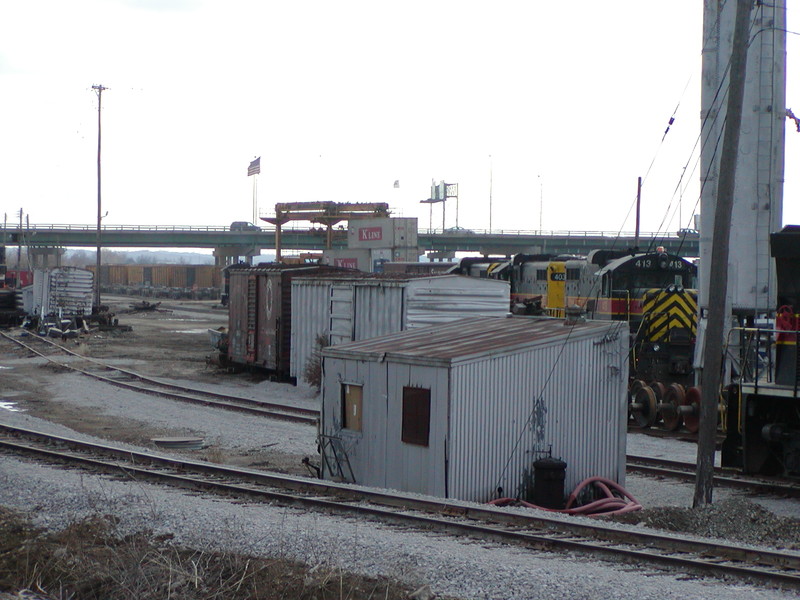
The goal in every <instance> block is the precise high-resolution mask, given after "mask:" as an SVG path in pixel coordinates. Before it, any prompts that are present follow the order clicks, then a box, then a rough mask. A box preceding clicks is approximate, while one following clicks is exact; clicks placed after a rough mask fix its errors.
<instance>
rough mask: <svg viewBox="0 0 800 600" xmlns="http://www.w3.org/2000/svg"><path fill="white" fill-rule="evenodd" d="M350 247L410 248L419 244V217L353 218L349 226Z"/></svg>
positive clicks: (348, 240) (348, 238)
mask: <svg viewBox="0 0 800 600" xmlns="http://www.w3.org/2000/svg"><path fill="white" fill-rule="evenodd" d="M347 246H348V247H349V248H408V247H416V246H417V219H416V217H406V218H378V219H352V220H350V221H349V222H348V226H347Z"/></svg>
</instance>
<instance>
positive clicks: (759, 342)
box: [722, 225, 800, 477]
mask: <svg viewBox="0 0 800 600" xmlns="http://www.w3.org/2000/svg"><path fill="white" fill-rule="evenodd" d="M770 247H771V252H772V256H773V258H774V259H775V271H776V278H777V301H778V302H777V312H776V314H775V320H774V327H772V326H771V327H750V328H743V329H739V330H738V331H737V332H738V333H739V335H740V336H741V339H742V343H741V346H740V347H741V349H742V350H741V354H742V356H741V357H740V365H741V368H740V373H739V374H738V378H737V380H735V381H734V382H733V383H732V384H731V385H729V386H728V387H727V388H726V390H725V394H724V396H725V399H726V400H727V411H726V412H727V414H726V417H727V419H726V420H727V427H726V436H725V439H724V441H723V444H722V464H723V466H729V467H738V468H741V469H742V470H743V471H744V472H745V473H757V474H763V475H782V476H790V477H798V476H800V396H798V392H799V391H800V360H799V359H798V354H797V337H798V333H800V314H798V313H800V226H798V225H788V226H786V227H784V228H783V229H782V230H781V231H779V232H776V233H773V234H772V235H771V236H770ZM770 325H771V324H770Z"/></svg>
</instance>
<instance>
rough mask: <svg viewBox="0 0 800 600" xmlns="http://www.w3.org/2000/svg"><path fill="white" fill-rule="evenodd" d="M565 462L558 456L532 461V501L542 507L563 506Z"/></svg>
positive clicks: (556, 507) (558, 507) (559, 507)
mask: <svg viewBox="0 0 800 600" xmlns="http://www.w3.org/2000/svg"><path fill="white" fill-rule="evenodd" d="M566 471H567V463H565V462H564V461H563V460H559V459H558V458H540V459H539V460H537V461H536V462H535V463H533V503H534V504H535V505H537V506H542V507H544V508H555V509H561V508H564V477H565V476H566Z"/></svg>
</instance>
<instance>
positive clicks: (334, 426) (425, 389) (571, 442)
mask: <svg viewBox="0 0 800 600" xmlns="http://www.w3.org/2000/svg"><path fill="white" fill-rule="evenodd" d="M322 355H323V396H322V422H321V429H320V432H321V434H320V441H321V448H322V452H323V456H322V469H323V476H324V477H326V478H331V479H334V478H343V479H345V480H349V481H355V482H356V483H359V484H362V485H368V486H377V487H383V488H390V489H397V490H402V491H407V492H418V493H423V494H430V495H433V496H441V497H447V498H458V499H462V500H472V501H477V502H485V501H488V500H490V499H492V498H496V497H497V496H498V494H499V495H504V496H519V497H522V498H525V497H530V491H531V486H532V479H533V467H532V465H533V463H534V461H536V460H537V459H539V458H542V457H545V456H553V457H555V458H560V459H562V460H563V461H565V462H566V464H567V468H566V479H565V486H566V487H565V489H566V491H567V492H570V491H572V489H573V488H574V487H575V486H576V485H577V484H578V483H579V482H580V481H582V480H583V479H584V478H586V477H590V476H595V475H597V476H602V477H607V478H609V479H612V480H614V481H616V482H618V483H620V484H623V483H624V478H625V436H626V425H627V406H626V402H627V398H626V383H627V382H626V379H627V376H626V375H627V356H628V331H627V327H625V326H621V325H620V324H619V323H610V322H607V321H588V322H584V323H579V324H576V325H573V326H570V325H565V324H564V322H563V321H561V320H557V319H548V318H535V317H507V318H477V319H466V320H459V321H455V322H452V323H449V324H446V325H440V326H436V327H430V328H427V329H417V330H413V331H404V332H401V333H396V334H392V335H388V336H383V337H380V338H375V339H371V340H364V341H360V342H351V343H349V344H343V345H340V346H333V347H330V348H326V349H324V350H323V352H322ZM500 490H501V491H500Z"/></svg>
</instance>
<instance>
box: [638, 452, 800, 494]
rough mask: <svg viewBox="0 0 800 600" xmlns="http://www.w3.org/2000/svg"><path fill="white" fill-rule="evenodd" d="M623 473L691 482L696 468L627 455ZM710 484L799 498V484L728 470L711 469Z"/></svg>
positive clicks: (677, 462)
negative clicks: (712, 470)
mask: <svg viewBox="0 0 800 600" xmlns="http://www.w3.org/2000/svg"><path fill="white" fill-rule="evenodd" d="M626 461H627V470H628V472H633V473H642V474H644V475H654V476H660V477H667V478H670V479H680V480H682V481H687V482H694V481H695V478H696V474H695V470H696V469H697V465H694V464H692V463H685V462H680V461H676V460H669V459H665V458H653V457H650V456H633V455H630V454H629V455H628V456H627V458H626ZM714 483H715V484H717V485H721V486H725V487H731V488H737V489H743V490H747V491H750V492H754V493H758V494H771V495H775V496H786V497H790V498H800V485H799V484H800V482H796V483H793V482H787V481H780V480H776V479H769V478H755V477H749V476H746V475H743V474H742V473H740V472H738V471H736V470H735V469H730V468H721V467H715V468H714Z"/></svg>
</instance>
